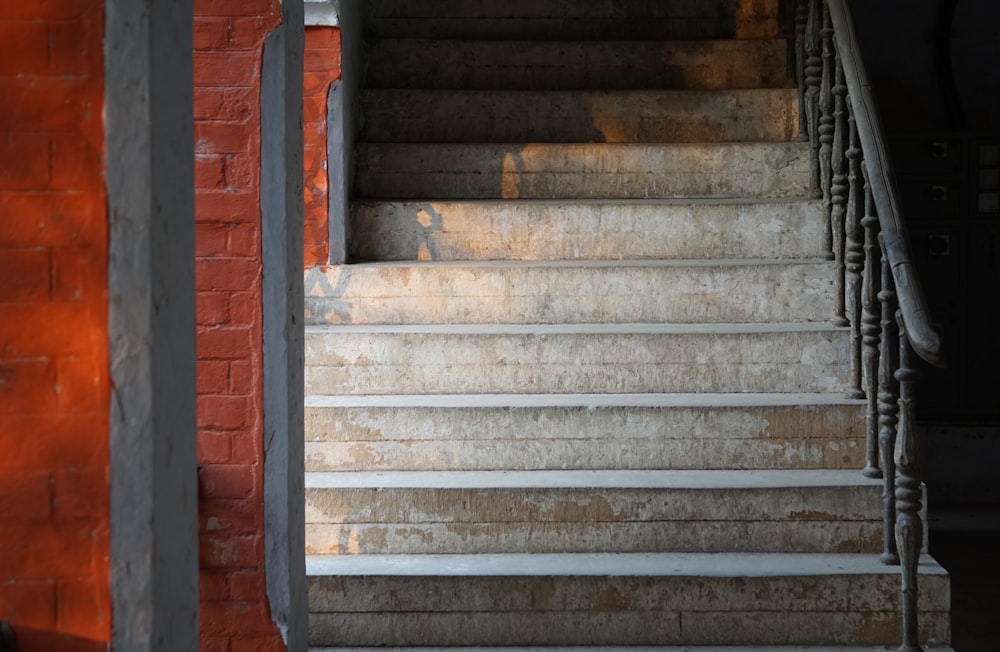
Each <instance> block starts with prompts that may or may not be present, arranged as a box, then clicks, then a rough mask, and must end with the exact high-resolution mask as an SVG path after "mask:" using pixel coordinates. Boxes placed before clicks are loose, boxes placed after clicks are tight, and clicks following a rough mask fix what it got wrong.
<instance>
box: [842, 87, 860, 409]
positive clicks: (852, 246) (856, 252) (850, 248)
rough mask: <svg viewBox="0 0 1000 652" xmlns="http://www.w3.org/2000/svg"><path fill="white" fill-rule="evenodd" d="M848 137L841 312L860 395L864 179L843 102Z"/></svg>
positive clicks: (853, 385) (852, 126) (854, 134)
mask: <svg viewBox="0 0 1000 652" xmlns="http://www.w3.org/2000/svg"><path fill="white" fill-rule="evenodd" d="M847 131H848V134H849V136H848V141H849V144H848V146H847V152H845V154H844V155H845V156H846V157H847V162H848V170H849V171H848V175H847V185H848V187H849V191H848V195H847V218H846V220H845V223H844V239H845V244H844V249H845V254H844V267H845V271H846V278H845V280H844V284H845V286H846V288H845V291H844V312H845V313H846V315H847V320H848V321H849V322H850V325H851V391H850V396H851V398H864V396H865V392H864V389H863V387H864V385H863V384H862V383H863V379H862V371H861V370H862V364H861V285H862V283H861V280H862V274H863V273H864V269H865V249H864V237H863V236H862V232H861V219H862V217H864V201H865V200H864V188H863V187H862V184H863V183H864V180H863V179H862V177H861V147H860V146H859V145H858V129H857V125H856V124H855V122H854V111H853V110H852V109H851V106H850V104H849V103H848V105H847Z"/></svg>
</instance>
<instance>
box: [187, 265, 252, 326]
mask: <svg viewBox="0 0 1000 652" xmlns="http://www.w3.org/2000/svg"><path fill="white" fill-rule="evenodd" d="M261 271H262V270H261V264H260V262H259V261H256V260H252V259H248V258H203V259H201V260H199V261H198V264H197V271H196V274H195V288H196V289H197V290H198V291H201V292H207V291H213V292H217V291H220V290H230V291H236V290H242V289H244V288H246V287H247V286H248V285H249V284H250V283H255V282H256V279H257V277H258V276H259V275H260V274H261ZM232 312H233V311H232V310H231V311H230V315H232ZM237 323H239V322H237Z"/></svg>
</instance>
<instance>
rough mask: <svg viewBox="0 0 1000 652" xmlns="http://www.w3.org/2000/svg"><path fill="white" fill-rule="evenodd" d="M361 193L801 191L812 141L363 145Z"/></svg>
mask: <svg viewBox="0 0 1000 652" xmlns="http://www.w3.org/2000/svg"><path fill="white" fill-rule="evenodd" d="M357 162H358V172H357V178H356V180H355V190H356V193H357V196H358V197H359V198H362V199H365V198H367V199H435V200H438V199H576V200H581V199H664V198H677V197H729V198H743V199H746V198H763V197H795V198H804V197H809V196H810V194H811V191H810V184H811V172H810V170H811V165H810V163H809V145H808V143H680V144H638V143H613V144H604V143H600V144H572V143H557V144H550V143H537V144H506V145H500V144H490V143H487V144H478V143H477V144H459V143H452V144H449V143H437V144H434V143H423V144H375V143H369V144H362V145H360V146H359V147H358V158H357Z"/></svg>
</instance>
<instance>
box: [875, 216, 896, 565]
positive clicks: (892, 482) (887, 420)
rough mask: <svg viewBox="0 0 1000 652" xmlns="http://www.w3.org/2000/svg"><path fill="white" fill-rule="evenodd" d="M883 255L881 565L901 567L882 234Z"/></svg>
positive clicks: (890, 294)
mask: <svg viewBox="0 0 1000 652" xmlns="http://www.w3.org/2000/svg"><path fill="white" fill-rule="evenodd" d="M879 249H880V250H881V251H882V289H881V291H880V292H879V293H878V299H879V302H880V303H881V305H882V346H881V349H880V350H879V366H878V423H879V432H878V444H879V452H880V458H881V461H882V480H883V484H882V503H883V524H882V525H883V527H882V530H883V535H884V537H883V538H884V546H883V551H882V562H883V563H885V564H898V563H899V551H898V549H897V548H896V538H895V536H893V531H894V529H895V527H896V463H895V448H896V424H897V423H898V421H899V419H898V416H897V415H898V414H899V385H898V382H897V381H896V369H898V368H899V359H898V358H899V328H898V327H897V326H896V311H897V310H898V309H899V304H898V302H897V297H896V291H895V286H894V285H893V279H892V269H891V267H890V266H889V258H888V254H886V250H885V238H884V237H883V234H881V233H880V234H879Z"/></svg>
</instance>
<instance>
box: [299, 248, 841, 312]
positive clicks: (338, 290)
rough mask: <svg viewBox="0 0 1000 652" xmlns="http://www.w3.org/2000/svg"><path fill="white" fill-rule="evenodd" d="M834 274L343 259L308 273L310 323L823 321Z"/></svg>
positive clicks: (824, 265)
mask: <svg viewBox="0 0 1000 652" xmlns="http://www.w3.org/2000/svg"><path fill="white" fill-rule="evenodd" d="M319 275H322V280H320V279H319V278H318V277H319ZM835 277H836V269H835V265H834V264H833V263H832V262H827V261H808V260H806V261H788V260H767V261H764V260H756V261H746V260H728V261H727V260H703V261H613V262H612V261H587V262H530V263H524V262H482V261H475V262H462V263H440V262H398V263H366V264H356V265H337V266H330V267H325V268H323V269H318V270H316V271H314V272H311V273H310V274H309V279H310V281H309V282H310V288H309V290H308V293H307V296H306V323H313V324H321V323H333V324H338V323H350V324H456V323H458V324H526V323H542V324H562V323H634V322H673V323H716V322H765V323H766V322H776V321H790V322H818V321H829V320H830V319H831V318H832V317H833V315H834V312H835V310H836V306H835V305H834V294H835V293H834V291H833V284H834V279H835ZM330 289H333V292H332V293H330V292H329V290H330Z"/></svg>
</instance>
